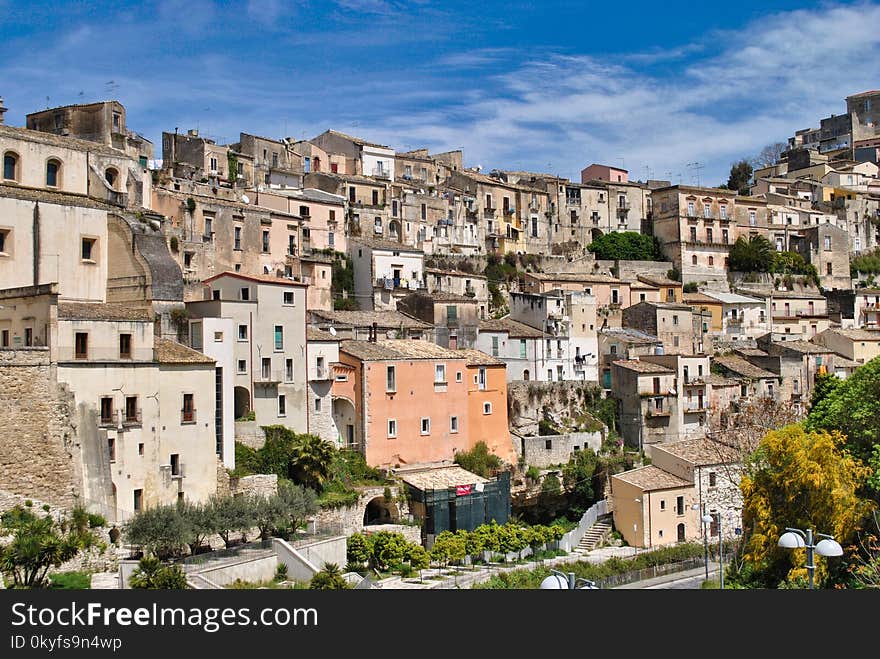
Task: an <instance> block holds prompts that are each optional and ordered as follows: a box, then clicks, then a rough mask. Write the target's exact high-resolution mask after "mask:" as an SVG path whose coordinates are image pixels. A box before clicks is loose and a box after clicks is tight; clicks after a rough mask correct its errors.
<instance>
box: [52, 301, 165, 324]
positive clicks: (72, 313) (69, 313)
mask: <svg viewBox="0 0 880 659" xmlns="http://www.w3.org/2000/svg"><path fill="white" fill-rule="evenodd" d="M58 320H101V321H122V322H152V320H153V311H152V310H151V309H149V308H147V307H136V306H132V305H130V304H121V303H115V302H113V303H111V302H106V303H101V302H59V303H58Z"/></svg>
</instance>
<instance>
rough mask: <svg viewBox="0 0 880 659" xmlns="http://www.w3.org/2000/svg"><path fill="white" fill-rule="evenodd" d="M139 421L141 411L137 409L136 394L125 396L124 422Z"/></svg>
mask: <svg viewBox="0 0 880 659" xmlns="http://www.w3.org/2000/svg"><path fill="white" fill-rule="evenodd" d="M140 421H141V411H140V410H139V409H138V397H137V396H126V397H125V422H126V423H140Z"/></svg>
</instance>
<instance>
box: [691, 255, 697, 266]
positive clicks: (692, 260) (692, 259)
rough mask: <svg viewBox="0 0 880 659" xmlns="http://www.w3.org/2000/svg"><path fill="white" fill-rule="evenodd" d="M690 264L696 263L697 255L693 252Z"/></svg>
mask: <svg viewBox="0 0 880 659" xmlns="http://www.w3.org/2000/svg"><path fill="white" fill-rule="evenodd" d="M691 265H697V255H696V254H694V255H693V256H692V257H691Z"/></svg>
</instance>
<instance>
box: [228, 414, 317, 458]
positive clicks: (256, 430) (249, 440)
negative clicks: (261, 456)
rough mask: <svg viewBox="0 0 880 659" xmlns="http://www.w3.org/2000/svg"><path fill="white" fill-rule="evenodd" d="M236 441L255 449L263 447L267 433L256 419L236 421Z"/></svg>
mask: <svg viewBox="0 0 880 659" xmlns="http://www.w3.org/2000/svg"><path fill="white" fill-rule="evenodd" d="M312 404H314V403H312ZM235 441H237V442H241V443H242V444H244V445H245V446H249V447H251V448H253V449H261V448H263V446H264V445H265V444H266V433H265V432H263V429H262V428H261V427H260V424H259V423H257V422H256V421H236V422H235Z"/></svg>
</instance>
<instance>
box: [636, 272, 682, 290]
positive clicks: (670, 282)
mask: <svg viewBox="0 0 880 659" xmlns="http://www.w3.org/2000/svg"><path fill="white" fill-rule="evenodd" d="M637 279H638V280H639V281H641V282H644V283H646V284H651V285H652V286H675V287H677V288H681V287H682V283H681V282H680V281H675V280H674V279H670V278H669V277H663V276H661V275H637Z"/></svg>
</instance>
